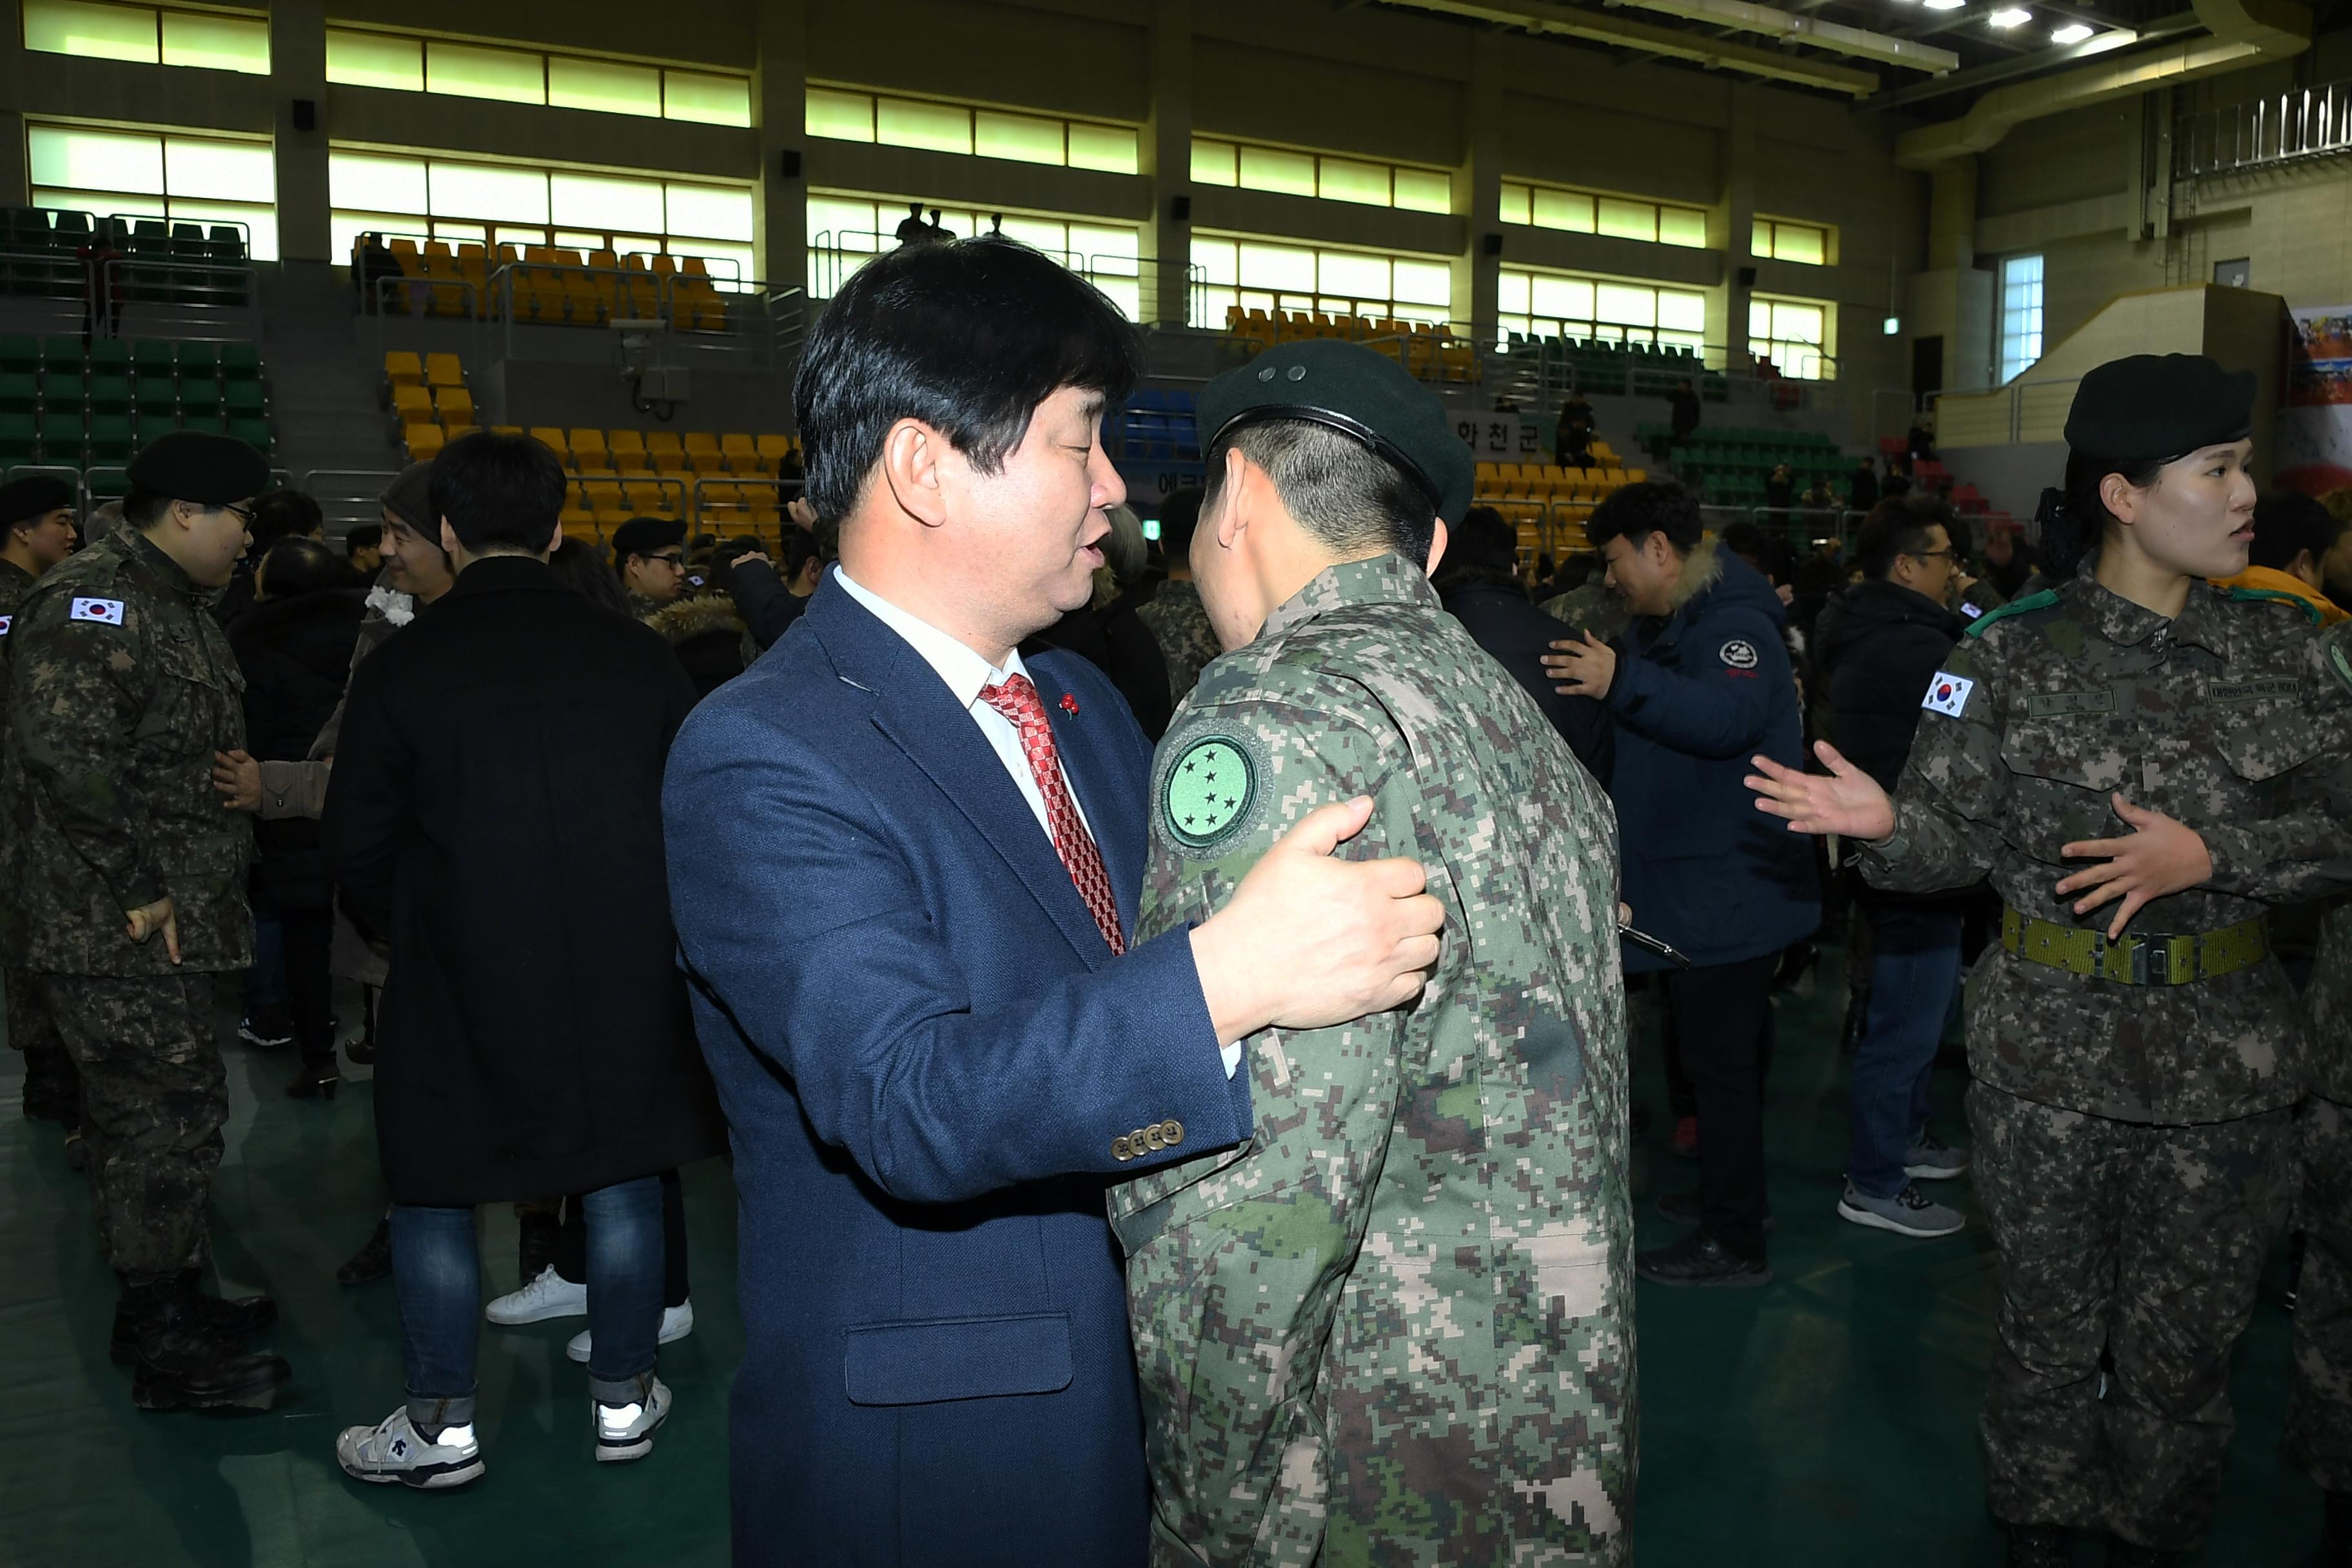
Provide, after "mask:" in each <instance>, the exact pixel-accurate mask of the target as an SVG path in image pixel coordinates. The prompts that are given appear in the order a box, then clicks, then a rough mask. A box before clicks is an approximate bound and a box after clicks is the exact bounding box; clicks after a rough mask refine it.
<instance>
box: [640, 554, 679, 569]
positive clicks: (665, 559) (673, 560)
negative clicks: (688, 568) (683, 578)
mask: <svg viewBox="0 0 2352 1568" xmlns="http://www.w3.org/2000/svg"><path fill="white" fill-rule="evenodd" d="M645 559H646V560H647V561H658V562H660V563H662V564H663V565H665V566H676V567H678V568H680V569H681V570H682V569H683V568H684V567H685V565H686V552H684V551H680V552H678V553H677V554H676V555H648V556H646V557H645Z"/></svg>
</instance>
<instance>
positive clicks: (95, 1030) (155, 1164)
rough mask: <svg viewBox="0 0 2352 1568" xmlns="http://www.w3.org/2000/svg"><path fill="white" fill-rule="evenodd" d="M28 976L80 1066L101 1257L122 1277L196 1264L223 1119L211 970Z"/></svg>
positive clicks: (153, 1279) (223, 1082)
mask: <svg viewBox="0 0 2352 1568" xmlns="http://www.w3.org/2000/svg"><path fill="white" fill-rule="evenodd" d="M36 983H37V984H38V986H39V987H40V991H41V994H42V996H43V998H44V999H45V1000H46V1001H47V1004H48V1006H49V1009H50V1012H51V1013H52V1014H53V1015H54V1016H55V1017H56V1019H57V1024H58V1033H59V1034H61V1035H62V1036H64V1037H65V1043H66V1049H67V1050H68V1051H70V1052H71V1053H72V1054H73V1060H74V1065H75V1066H76V1067H77V1068H79V1069H80V1071H81V1105H82V1144H83V1147H84V1149H85V1150H86V1151H87V1152H88V1154H89V1188H90V1198H91V1201H92V1202H93V1203H94V1204H95V1205H96V1206H97V1209H98V1225H99V1233H100V1235H101V1236H103V1237H105V1239H106V1250H107V1254H108V1257H109V1259H110V1261H111V1262H112V1263H113V1265H114V1267H115V1268H116V1269H118V1270H119V1271H121V1273H122V1274H123V1275H124V1276H125V1277H126V1278H127V1279H129V1281H130V1282H131V1284H132V1285H150V1284H154V1283H157V1282H160V1281H162V1280H163V1279H169V1278H170V1277H171V1276H173V1275H174V1274H176V1273H178V1272H179V1271H180V1270H182V1269H184V1268H201V1267H203V1265H204V1263H205V1257H206V1254H207V1253H208V1251H209V1241H208V1237H207V1235H206V1231H205V1208H206V1206H207V1205H209V1204H210V1203H211V1201H212V1193H213V1176H214V1173H215V1172H217V1171H218V1170H219V1169H220V1162H221V1125H222V1123H224V1122H226V1121H227V1120H228V1074H227V1071H226V1068H224V1067H223V1066H222V1065H221V1054H220V1041H219V1039H218V1037H216V1035H215V1032H214V1026H213V976H212V975H210V974H163V975H149V976H142V977H140V978H137V979H119V978H114V977H111V976H106V975H95V974H44V975H40V976H38V977H37V982H36Z"/></svg>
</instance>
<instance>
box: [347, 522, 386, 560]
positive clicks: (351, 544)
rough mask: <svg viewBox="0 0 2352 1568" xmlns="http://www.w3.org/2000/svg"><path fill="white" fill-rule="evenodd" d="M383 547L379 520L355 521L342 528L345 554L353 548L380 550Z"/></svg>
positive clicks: (381, 526) (381, 527) (381, 528)
mask: <svg viewBox="0 0 2352 1568" xmlns="http://www.w3.org/2000/svg"><path fill="white" fill-rule="evenodd" d="M382 549H383V524H382V523H380V522H355V523H353V524H352V525H351V527H349V528H347V529H345V530H343V553H344V554H345V555H349V554H351V553H352V552H353V551H355V550H379V551H380V550H382Z"/></svg>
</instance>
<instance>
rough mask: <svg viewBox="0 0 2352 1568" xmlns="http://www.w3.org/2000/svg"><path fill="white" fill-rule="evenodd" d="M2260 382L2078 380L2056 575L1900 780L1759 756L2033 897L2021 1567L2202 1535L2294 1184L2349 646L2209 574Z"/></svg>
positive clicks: (2008, 921) (1767, 792) (2019, 1440)
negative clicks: (2335, 654) (2310, 941)
mask: <svg viewBox="0 0 2352 1568" xmlns="http://www.w3.org/2000/svg"><path fill="white" fill-rule="evenodd" d="M2252 405H2253V377H2252V375H2250V374H2239V375H2231V374H2226V373H2224V372H2223V371H2222V370H2221V368H2220V367H2219V366H2218V365H2216V364H2214V363H2213V362H2212V361H2210V360H2209V359H2204V358H2201V357H2198V356H2194V355H2188V354H2171V355H2167V356H2164V357H2162V358H2158V357H2157V356H2154V355H2139V356H2136V357H2134V358H2131V359H2126V360H2118V361H2116V362H2114V363H2109V364H2105V365H2101V366H2100V367H2099V368H2098V369H2096V370H2095V371H2093V372H2092V373H2091V374H2088V375H2086V376H2084V378H2083V381H2082V384H2081V386H2080V387H2079V388H2078V389H2077V391H2076V393H2075V397H2074V408H2073V410H2072V412H2071V413H2070V414H2069V415H2068V416H2067V420H2066V442H2067V446H2068V447H2070V448H2071V451H2070V454H2069V456H2068V458H2067V464H2066V486H2065V489H2064V490H2063V493H2062V492H2059V491H2047V492H2044V495H2043V498H2042V550H2043V558H2044V561H2045V563H2046V569H2047V571H2048V574H2049V577H2050V580H2051V581H2053V582H2054V583H2057V584H2059V586H2058V587H2057V588H2055V589H2054V590H2053V591H2049V592H2044V593H2039V594H2034V595H2030V596H2028V597H2026V598H2023V599H2021V600H2019V601H2018V602H2016V603H2015V604H2012V605H2007V606H2005V607H2004V608H2002V609H2001V610H2000V611H1997V612H1996V613H1994V614H1993V615H1991V616H1986V617H1985V618H1984V619H1982V620H1979V622H1977V623H1976V625H1975V626H1973V627H1972V628H1971V629H1970V632H1969V637H1967V638H1966V639H1965V640H1963V641H1962V643H1961V644H1960V646H1959V647H1958V648H1957V649H1955V650H1954V651H1953V653H1952V655H1951V658H1950V661H1949V663H1948V665H1947V667H1946V668H1944V669H1943V670H1941V671H1939V672H1938V673H1937V675H1936V677H1935V679H1933V680H1932V681H1931V682H1930V683H1929V686H1928V689H1927V694H1926V701H1925V704H1924V706H1925V707H1926V709H1927V713H1926V714H1925V715H1924V716H1923V717H1922V720H1921V722H1920V725H1919V730H1918V735H1917V739H1916V741H1915V742H1914V743H1913V746H1912V750H1911V756H1910V760H1909V762H1908V763H1907V765H1906V768H1905V770H1904V773H1903V775H1902V778H1901V780H1900V782H1899V784H1898V785H1897V787H1896V792H1895V798H1894V799H1893V800H1891V801H1890V800H1889V799H1888V797H1887V795H1886V794H1885V791H1883V790H1881V789H1880V788H1879V787H1878V785H1876V784H1874V783H1872V782H1871V780H1870V778H1869V777H1868V775H1866V774H1864V773H1862V772H1861V771H1860V770H1858V769H1856V768H1854V767H1853V766H1852V765H1851V764H1849V763H1847V762H1846V761H1845V760H1844V759H1843V757H1840V756H1839V755H1838V754H1837V753H1836V752H1834V751H1833V750H1832V748H1830V747H1829V746H1827V745H1822V746H1821V747H1819V748H1818V752H1819V754H1820V756H1821V759H1822V763H1824V764H1826V765H1827V766H1828V767H1829V769H1830V770H1831V771H1830V773H1828V774H1827V775H1826V776H1824V775H1820V774H1803V773H1794V772H1792V771H1790V769H1787V768H1784V767H1781V766H1780V765H1778V764H1775V763H1770V762H1768V761H1766V760H1765V759H1762V758H1759V759H1758V760H1757V766H1758V768H1759V771H1760V772H1761V773H1762V774H1763V775H1764V776H1762V777H1752V778H1750V779H1749V780H1748V784H1750V786H1751V787H1753V788H1754V789H1755V790H1756V791H1757V792H1758V795H1759V800H1758V803H1757V804H1758V805H1759V807H1760V808H1761V809H1763V810H1765V811H1768V812H1770V813H1772V814H1773V815H1774V816H1781V817H1785V818H1787V819H1788V822H1789V826H1790V828H1791V829H1793V830H1794V831H1796V832H1800V833H1837V834H1842V835H1844V836H1846V837H1850V838H1852V839H1853V840H1855V841H1857V842H1858V843H1859V844H1860V845H1861V847H1862V865H1863V874H1864V878H1865V879H1866V880H1868V881H1869V882H1870V883H1871V884H1872V885H1874V886H1875V887H1879V888H1884V889H1889V890H1899V891H1905V892H1928V891H1932V890H1935V889H1947V888H1960V887H1966V886H1967V885H1969V883H1971V882H1973V881H1975V880H1976V879H1979V877H1984V876H1987V875H1990V878H1991V879H1992V884H1993V886H1994V888H1995V889H1997V890H1998V891H1999V892H2000V895H2001V899H2002V901H2003V903H2004V904H2005V905H2006V908H2005V909H2004V910H2003V912H2002V919H2001V945H2000V951H1999V952H1990V953H1989V954H1988V961H1987V962H1986V963H1983V964H1982V965H1980V966H1979V970H1978V978H1977V980H1976V982H1975V984H1973V985H1972V987H1971V990H1972V992H1973V994H1972V995H1971V996H1970V998H1969V1001H1970V1006H1969V1028H1968V1035H1969V1063H1970V1066H1971V1068H1972V1069H1973V1072H1974V1076H1975V1080H1976V1081H1975V1083H1974V1085H1973V1086H1972V1087H1971V1088H1970V1089H1969V1121H1970V1124H1971V1126H1972V1128H1973V1130H1974V1132H1975V1134H1976V1141H1977V1153H1976V1173H1977V1174H1976V1182H1977V1188H1978V1192H1979V1195H1980V1196H1981V1197H1982V1199H1983V1202H1984V1207H1985V1213H1986V1217H1987V1219H1988V1222H1989V1224H1990V1228H1991V1231H1992V1235H1993V1239H1994V1243H1995V1245H1996V1246H1997V1247H1999V1249H2000V1259H2001V1288H2002V1299H2001V1304H2000V1319H1999V1328H2000V1342H1999V1345H1998V1346H1997V1348H1996V1350H1995V1352H1994V1357H1993V1367H1992V1383H1991V1388H1990V1391H1989V1392H1988V1394H1987V1395H1986V1399H1985V1408H1984V1416H1983V1424H1982V1425H1983V1433H1984V1441H1985V1447H1986V1454H1987V1474H1988V1479H1989V1482H1990V1492H1991V1504H1992V1511H1993V1514H1994V1515H1995V1517H1996V1518H1998V1519H2000V1520H2001V1521H2004V1522H2005V1523H2006V1524H2007V1525H2008V1527H2009V1536H2010V1555H2009V1560H2010V1562H2011V1563H2024V1564H2055V1563H2066V1562H2069V1561H2071V1559H2070V1558H2069V1557H2068V1555H2067V1552H2068V1531H2069V1530H2070V1529H2072V1528H2084V1529H2091V1530H2106V1531H2112V1532H2113V1533H2114V1535H2115V1537H2116V1541H2115V1544H2114V1545H2113V1547H2112V1548H2111V1551H2110V1554H2109V1556H2108V1558H2107V1561H2108V1562H2109V1563H2134V1564H2137V1563H2171V1562H2175V1561H2178V1559H2179V1555H2180V1554H2181V1553H2183V1552H2187V1551H2189V1549H2192V1548H2194V1547H2195V1546H2196V1545H2197V1544H2198V1543H2199V1542H2200V1540H2201V1539H2202V1537H2203V1536H2204V1533H2205V1530H2206V1527H2207V1525H2208V1523H2209V1522H2210V1519H2211V1516H2212V1510H2213V1501H2214V1496H2215V1493H2216V1491H2217V1490H2218V1489H2219V1486H2220V1482H2221V1459H2222V1453H2223V1450H2224V1449H2225V1448H2226V1447H2227V1446H2228V1443H2229V1436H2230V1429H2231V1418H2230V1406H2229V1392H2228V1376H2229V1367H2230V1348H2231V1344H2232V1342H2235V1340H2236V1339H2237V1337H2238V1334H2239V1332H2240V1331H2241V1330H2242V1329H2243V1328H2244V1327H2245V1324H2246V1320H2247V1317H2248V1315H2249V1314H2250V1313H2251V1312H2252V1309H2253V1301H2254V1288H2255V1280H2256V1277H2257V1275H2258V1274H2259V1272H2260V1270H2261V1268H2262V1262H2263V1253H2264V1251H2265V1249H2266V1248H2267V1247H2269V1245H2270V1243H2271V1241H2272V1239H2273V1237H2274V1236H2275V1235H2276V1232H2277V1228H2278V1226H2279V1225H2280V1223H2281V1221H2282V1219H2283V1216H2284V1215H2283V1208H2284V1203H2285V1201H2286V1199H2287V1198H2288V1197H2289V1196H2290V1195H2291V1194H2292V1192H2293V1180H2294V1160H2293V1154H2292V1152H2291V1148H2290V1144H2289V1138H2288V1117H2289V1114H2290V1107H2291V1106H2292V1105H2293V1104H2294V1100H2295V1099H2296V1098H2297V1097H2298V1096H2299V1095H2300V1094H2301V1092H2302V1081H2301V1080H2302V1073H2301V1063H2300V1060H2299V1058H2300V1055H2301V1050H2302V1047H2303V1043H2304V1041H2305V1035H2306V1027H2307V1026H2306V1025H2305V1021H2304V1018H2303V1016H2302V1013H2301V1011H2300V1009H2299V1008H2298V1007H2297V1006H2296V1005H2295V1004H2294V998H2293V996H2292V994H2290V991H2289V988H2288V985H2287V982H2286V977H2285V974H2284V972H2283V971H2282V970H2281V969H2280V967H2279V964H2278V961H2277V960H2276V959H2274V958H2273V957H2272V956H2271V955H2270V952H2269V943H2268V928H2267V923H2266V921H2265V916H2264V909H2265V905H2266V903H2267V902H2274V901H2280V900H2289V899H2297V898H2304V897H2308V896H2310V895H2311V894H2313V893H2315V892H2318V891H2322V890H2326V889H2328V888H2330V887H2332V886H2334V884H2332V883H2330V882H2329V881H2327V880H2326V872H2325V870H2324V868H2323V867H2322V865H2321V862H2322V860H2323V859H2325V858H2328V857H2330V856H2340V855H2342V854H2344V853H2345V852H2346V845H2345V840H2344V829H2343V828H2342V827H2340V826H2338V821H2339V818H2338V816H2337V814H2336V811H2335V810H2334V809H2332V808H2333V807H2334V806H2336V805H2341V804H2342V802H2343V801H2344V799H2346V798H2347V795H2352V770H2342V769H2341V768H2340V764H2341V763H2342V762H2343V759H2344V757H2345V755H2346V748H2345V744H2344V737H2345V735H2346V733H2347V731H2346V728H2345V725H2346V721H2347V712H2352V669H2347V674H2346V675H2345V676H2344V677H2343V678H2342V679H2339V678H2338V677H2337V676H2336V674H2335V673H2334V661H2333V660H2331V659H2330V658H2327V657H2326V655H2327V654H2328V652H2329V651H2330V649H2329V648H2328V647H2327V646H2326V645H2324V644H2323V643H2322V642H2321V641H2320V639H2319V637H2317V635H2316V634H2315V632H2314V631H2313V629H2312V627H2311V626H2310V624H2309V622H2308V621H2307V620H2306V618H2305V615H2304V613H2303V612H2302V611H2301V610H2300V609H2299V608H2297V607H2296V606H2294V605H2288V604H2281V603H2277V602H2273V600H2272V599H2269V598H2266V597H2264V596H2262V595H2256V594H2254V593H2252V591H2250V590H2237V591H2234V592H2225V591H2223V590H2221V589H2218V588H2215V587H2213V586H2211V585H2210V584H2209V583H2207V582H2206V581H2205V579H2207V578H2211V577H2226V576H2229V575H2231V574H2234V573H2236V572H2237V571H2239V570H2240V569H2241V567H2242V564H2243V563H2244V561H2245V559H2246V546H2247V543H2248V542H2249V541H2250V540H2251V539H2252V534H2253V529H2252V517H2253V507H2254V482H2253V479H2252V477H2251V476H2250V475H2249V474H2248V472H2247V468H2246V464H2247V459H2248V457H2249V455H2250V453H2251V451H2252V443H2251V442H2250V441H2249V440H2248V439H2247V435H2248V432H2249V430H2250V429H2251V427H2252ZM2078 567H2079V569H2078ZM2111 808H2112V816H2111V815H2110V809H2111ZM2127 932H2128V934H2126V933H2127ZM2102 1350H2106V1351H2108V1352H2111V1353H2112V1355H2113V1358H2114V1366H2115V1375H2114V1378H2113V1380H2112V1382H2110V1383H2109V1384H2106V1385H2105V1387H2104V1389H2103V1388H2102V1385H2101V1382H2100V1378H2099V1357H2100V1352H2101V1351H2102Z"/></svg>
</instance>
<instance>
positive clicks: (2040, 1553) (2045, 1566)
mask: <svg viewBox="0 0 2352 1568" xmlns="http://www.w3.org/2000/svg"><path fill="white" fill-rule="evenodd" d="M2073 1562H2074V1538H2073V1537H2072V1536H2071V1535H2070V1534H2068V1533H2067V1530H2066V1527H2065V1526H2064V1525H2063V1524H2012V1525H2011V1526H2010V1527H2009V1568H2069V1565H2070V1564H2071V1563H2073Z"/></svg>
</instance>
